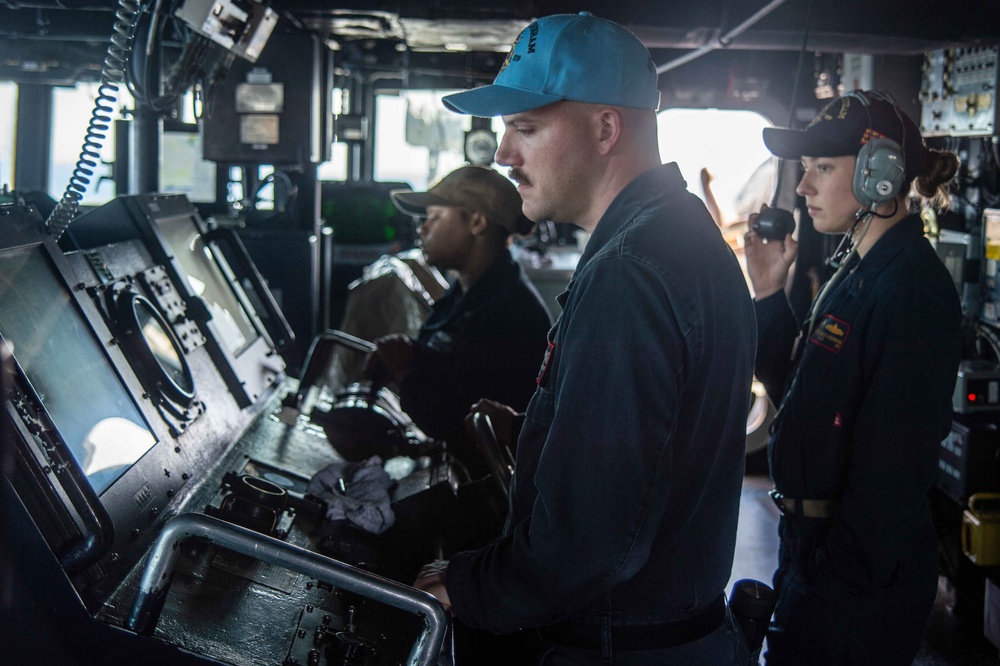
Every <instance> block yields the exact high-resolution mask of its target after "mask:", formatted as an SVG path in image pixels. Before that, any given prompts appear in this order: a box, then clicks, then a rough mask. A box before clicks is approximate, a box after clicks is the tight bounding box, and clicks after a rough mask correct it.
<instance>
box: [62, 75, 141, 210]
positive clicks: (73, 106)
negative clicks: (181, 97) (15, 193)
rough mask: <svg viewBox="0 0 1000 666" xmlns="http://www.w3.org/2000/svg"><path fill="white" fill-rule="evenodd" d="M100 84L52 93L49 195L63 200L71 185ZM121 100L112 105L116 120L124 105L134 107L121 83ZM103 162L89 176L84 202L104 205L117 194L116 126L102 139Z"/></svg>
mask: <svg viewBox="0 0 1000 666" xmlns="http://www.w3.org/2000/svg"><path fill="white" fill-rule="evenodd" d="M99 86H100V84H98V83H78V84H76V86H75V87H73V88H56V89H54V90H53V92H52V152H51V154H50V156H49V187H48V191H49V194H50V195H51V196H52V197H54V198H55V199H57V200H58V199H60V198H61V197H62V195H63V193H64V192H65V191H66V186H67V185H69V180H70V177H71V176H72V175H73V169H74V168H75V166H76V162H77V160H78V159H79V158H80V150H81V148H82V147H83V141H84V138H85V137H86V136H87V127H88V125H89V124H90V118H91V115H92V113H93V110H94V102H95V100H96V99H97V95H98V88H99ZM116 97H117V101H116V102H115V103H114V104H113V105H112V106H113V107H114V108H115V113H113V114H111V115H112V116H113V119H118V118H121V114H120V109H121V108H122V107H124V106H127V107H129V108H133V107H134V106H135V105H134V103H133V101H132V96H131V95H129V94H128V91H127V90H125V88H124V86H119V89H118V92H117V95H116ZM101 144H102V145H101V150H100V154H101V162H102V164H98V165H97V168H96V169H95V170H94V175H93V176H89V178H90V184H89V185H88V186H87V190H86V192H84V195H83V197H82V198H81V200H80V203H82V204H83V205H87V206H92V205H100V204H103V203H106V202H108V201H110V200H111V199H113V198H114V197H115V194H116V193H115V184H114V181H113V180H112V179H111V162H113V161H114V158H115V136H114V129H113V126H112V127H110V128H109V129H108V130H107V132H106V136H105V137H104V138H103V139H101Z"/></svg>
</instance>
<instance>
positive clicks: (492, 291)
mask: <svg viewBox="0 0 1000 666" xmlns="http://www.w3.org/2000/svg"><path fill="white" fill-rule="evenodd" d="M518 270H519V266H518V264H517V263H516V262H515V261H514V258H513V257H512V256H511V254H510V250H504V251H503V252H501V253H500V254H499V255H498V256H497V259H496V261H494V262H493V265H492V266H490V267H489V268H488V269H487V270H486V272H485V273H483V274H482V275H480V276H479V279H478V280H476V281H475V282H474V283H473V285H472V286H471V287H469V290H468V291H465V290H464V289H462V284H461V283H460V282H459V281H458V280H455V282H454V284H452V285H451V288H450V289H448V291H447V292H446V293H445V295H444V296H442V297H441V298H440V299H438V301H437V303H435V304H434V309H435V310H437V311H450V313H449V315H448V316H447V317H445V318H444V319H443V320H442V321H440V322H430V321H428V322H427V324H428V328H440V327H441V326H443V325H444V324H446V323H447V322H449V321H450V320H451V319H452V318H453V317H454V316H455V314H456V312H455V309H454V308H455V307H456V306H457V303H458V302H459V301H461V302H462V304H463V307H462V309H463V311H468V310H469V309H471V308H475V307H477V306H479V305H480V304H482V303H485V302H487V301H488V300H490V299H492V298H496V297H497V295H498V294H499V293H500V291H501V290H502V288H503V285H505V284H507V283H509V282H510V281H511V275H512V274H513V275H516V274H517V272H518Z"/></svg>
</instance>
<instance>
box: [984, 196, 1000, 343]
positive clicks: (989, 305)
mask: <svg viewBox="0 0 1000 666" xmlns="http://www.w3.org/2000/svg"><path fill="white" fill-rule="evenodd" d="M983 260H984V261H983V278H982V279H983V288H982V291H983V307H982V313H981V315H980V319H981V320H982V322H983V323H986V324H992V325H994V326H996V325H1000V275H998V269H1000V209H997V208H987V209H986V210H985V211H983Z"/></svg>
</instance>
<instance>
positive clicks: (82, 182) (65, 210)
mask: <svg viewBox="0 0 1000 666" xmlns="http://www.w3.org/2000/svg"><path fill="white" fill-rule="evenodd" d="M142 12H143V7H142V4H141V3H139V2H136V1H135V0H118V9H117V10H116V11H115V25H114V28H113V32H112V33H111V40H110V43H109V44H108V54H107V56H106V57H105V58H104V67H103V68H102V70H101V85H100V86H99V87H98V89H97V99H96V100H95V101H94V110H93V112H92V113H91V116H90V124H89V125H88V126H87V135H86V136H85V137H84V139H83V147H82V148H81V150H80V157H79V159H78V160H77V162H76V166H75V167H74V168H73V174H72V175H71V176H70V179H69V184H68V185H67V186H66V191H65V192H64V193H63V196H62V199H60V200H59V203H58V204H57V205H56V207H55V209H53V211H52V213H51V214H50V215H49V217H48V219H47V220H45V228H46V230H47V231H48V232H49V234H50V235H51V236H52V237H53V238H55V239H56V240H59V238H60V237H61V236H62V235H63V232H64V231H66V228H67V227H68V226H69V224H70V222H72V220H73V218H74V217H75V216H76V213H77V211H78V210H79V208H80V199H82V198H83V194H84V193H85V192H86V191H87V186H88V185H90V179H91V177H92V176H93V175H94V169H95V168H96V167H97V165H98V163H99V162H100V159H101V147H102V146H103V145H104V140H105V139H106V138H107V136H108V132H109V130H110V128H111V120H112V114H113V113H114V111H115V107H114V104H115V102H117V101H118V85H119V84H121V83H124V82H125V67H126V65H127V63H128V58H129V54H130V53H131V52H132V42H133V40H134V37H135V28H136V25H138V23H139V17H140V16H141V15H142Z"/></svg>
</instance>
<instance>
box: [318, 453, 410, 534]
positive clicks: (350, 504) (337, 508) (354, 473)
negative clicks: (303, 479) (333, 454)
mask: <svg viewBox="0 0 1000 666" xmlns="http://www.w3.org/2000/svg"><path fill="white" fill-rule="evenodd" d="M393 483H395V481H393V480H392V478H391V477H390V476H389V475H388V474H387V473H386V471H385V470H384V469H382V459H381V458H379V457H378V456H372V457H371V458H369V459H368V460H365V461H363V462H336V463H332V464H330V465H327V466H326V467H324V468H323V469H321V470H320V471H318V472H317V473H316V474H315V475H314V476H313V478H312V479H311V480H310V481H309V486H308V488H307V489H306V492H308V493H309V494H310V495H312V496H314V497H318V498H319V499H321V500H323V501H325V502H326V518H327V520H329V521H340V520H347V521H349V522H351V523H353V524H354V525H356V526H358V527H360V528H361V529H363V530H364V531H366V532H371V533H372V534H381V533H382V532H385V531H386V530H387V529H389V528H390V527H392V525H393V523H395V522H396V516H395V514H394V513H393V511H392V507H391V506H390V504H389V488H390V487H391V486H392V484H393Z"/></svg>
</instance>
